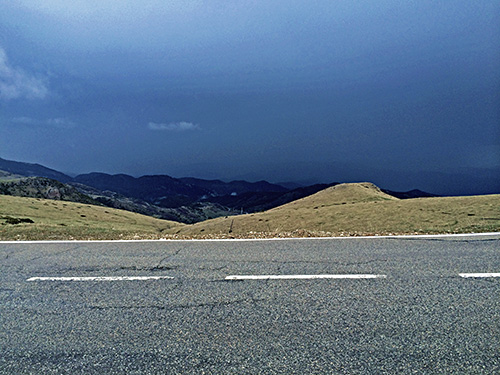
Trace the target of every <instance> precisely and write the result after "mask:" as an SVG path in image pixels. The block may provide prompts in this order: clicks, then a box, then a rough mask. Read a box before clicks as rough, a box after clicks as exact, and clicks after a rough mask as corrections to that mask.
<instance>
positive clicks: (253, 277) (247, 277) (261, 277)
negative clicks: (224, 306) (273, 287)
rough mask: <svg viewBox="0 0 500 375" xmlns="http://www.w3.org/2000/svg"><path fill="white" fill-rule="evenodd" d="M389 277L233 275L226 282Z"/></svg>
mask: <svg viewBox="0 0 500 375" xmlns="http://www.w3.org/2000/svg"><path fill="white" fill-rule="evenodd" d="M386 277H387V275H231V276H226V280H292V279H385V278H386Z"/></svg>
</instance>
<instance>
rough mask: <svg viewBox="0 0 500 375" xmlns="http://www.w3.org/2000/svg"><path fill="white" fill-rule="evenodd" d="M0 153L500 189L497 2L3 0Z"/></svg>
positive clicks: (58, 165)
mask: <svg viewBox="0 0 500 375" xmlns="http://www.w3.org/2000/svg"><path fill="white" fill-rule="evenodd" d="M0 157H1V158H4V159H9V160H17V161H24V162H32V163H39V164H43V165H45V166H47V167H50V168H53V169H57V170H59V171H62V172H66V173H74V174H78V173H87V172H92V171H97V172H106V173H111V174H116V173H126V174H130V175H133V176H141V175H146V174H168V175H171V176H174V177H187V176H190V177H200V178H210V179H215V178H218V179H224V180H233V179H246V180H249V181H256V180H261V179H265V180H268V181H271V182H276V183H279V182H296V183H301V184H311V183H315V182H355V181H370V182H374V183H376V184H377V185H379V186H381V187H383V188H387V189H392V190H400V191H403V190H410V189H414V188H418V189H421V190H426V191H430V192H434V193H437V194H451V195H458V194H485V193H500V2H499V1H498V0H481V1H470V0H467V1H465V0H448V1H440V0H418V1H412V0H405V1H401V0H377V1H372V0H336V1H332V0H310V1H298V0H244V1H243V0H231V1H222V0H169V1H163V0H143V1H131V0H120V1H118V0H108V1H102V0H99V1H98V0H72V1H67V0H39V1H35V0H17V1H15V2H11V1H3V2H1V3H0Z"/></svg>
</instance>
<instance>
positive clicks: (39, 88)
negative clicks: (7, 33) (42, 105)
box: [0, 47, 49, 100]
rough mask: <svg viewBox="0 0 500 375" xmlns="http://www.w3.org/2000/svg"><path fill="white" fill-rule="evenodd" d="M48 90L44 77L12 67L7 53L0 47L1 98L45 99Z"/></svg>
mask: <svg viewBox="0 0 500 375" xmlns="http://www.w3.org/2000/svg"><path fill="white" fill-rule="evenodd" d="M48 92H49V90H48V88H47V86H46V83H45V82H44V80H43V79H40V78H37V77H35V76H32V75H30V74H28V73H26V72H24V71H23V70H22V69H20V68H15V67H11V66H10V65H9V62H8V59H7V54H6V53H5V51H4V50H3V48H1V47H0V99H3V100H10V99H19V98H26V99H44V98H45V97H46V96H47V94H48Z"/></svg>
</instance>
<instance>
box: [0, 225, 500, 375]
mask: <svg viewBox="0 0 500 375" xmlns="http://www.w3.org/2000/svg"><path fill="white" fill-rule="evenodd" d="M499 272H500V235H498V234H496V235H495V234H494V235H487V236H480V237H472V236H471V237H436V238H420V239H416V238H374V239H311V240H283V241H193V242H181V241H179V242H175V241H172V242H171V241H158V242H109V243H106V242H96V243H85V242H70V243H0V327H1V328H0V374H167V373H168V374H183V373H185V374H328V373H334V374H368V373H370V374H385V373H386V374H396V373H397V374H413V373H417V374H423V373H426V374H434V373H436V374H459V373H460V374H465V373H467V374H476V373H477V374H498V373H500V278H498V277H493V276H498V275H495V274H498V273H499ZM472 273H474V274H478V273H479V274H481V275H469V274H472ZM485 273H490V275H484V274H485ZM318 275H322V278H318ZM339 275H340V276H339ZM353 275H354V276H353ZM356 275H357V276H356ZM467 275H469V276H474V277H465V276H467ZM241 276H244V277H241ZM250 276H252V277H253V278H252V277H250ZM271 276H272V277H271ZM344 276H345V278H342V277H344ZM479 276H489V277H479ZM239 277H241V278H239ZM339 277H340V278H339Z"/></svg>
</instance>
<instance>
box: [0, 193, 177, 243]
mask: <svg viewBox="0 0 500 375" xmlns="http://www.w3.org/2000/svg"><path fill="white" fill-rule="evenodd" d="M8 218H14V219H16V218H17V219H30V220H32V221H33V223H20V224H8V223H7V221H12V220H8ZM182 226H183V224H179V223H175V222H172V221H166V220H159V219H155V218H152V217H149V216H144V215H139V214H135V213H132V212H128V211H122V210H115V209H111V208H107V207H99V206H92V205H86V204H81V203H73V202H65V201H56V200H46V199H35V198H21V197H11V196H5V195H0V240H72V239H75V240H76V239H80V240H82V239H83V240H86V239H94V240H98V239H102V240H106V239H139V238H141V239H144V238H162V237H164V235H163V234H164V232H165V231H166V230H168V229H172V228H174V227H175V228H178V227H182Z"/></svg>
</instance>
